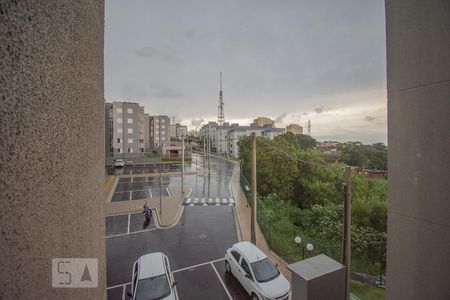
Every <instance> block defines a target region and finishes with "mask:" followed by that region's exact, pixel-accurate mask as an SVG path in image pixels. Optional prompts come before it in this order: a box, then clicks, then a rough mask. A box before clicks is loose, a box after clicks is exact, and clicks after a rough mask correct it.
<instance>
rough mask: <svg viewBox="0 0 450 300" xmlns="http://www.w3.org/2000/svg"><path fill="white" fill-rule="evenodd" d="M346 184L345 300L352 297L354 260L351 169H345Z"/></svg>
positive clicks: (344, 239) (343, 250) (343, 259)
mask: <svg viewBox="0 0 450 300" xmlns="http://www.w3.org/2000/svg"><path fill="white" fill-rule="evenodd" d="M344 176H345V182H344V232H343V241H342V242H343V247H342V264H343V265H344V266H345V272H346V274H345V275H346V276H345V280H346V283H345V295H346V296H345V299H349V297H350V271H351V270H350V267H351V258H352V233H351V216H352V186H351V176H352V172H351V168H350V167H348V166H347V167H345V174H344Z"/></svg>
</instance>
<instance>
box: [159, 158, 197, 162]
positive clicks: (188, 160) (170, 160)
mask: <svg viewBox="0 0 450 300" xmlns="http://www.w3.org/2000/svg"><path fill="white" fill-rule="evenodd" d="M162 161H164V162H181V161H182V158H181V157H164V158H163V159H162ZM184 161H185V162H190V161H192V158H191V157H189V158H185V159H184Z"/></svg>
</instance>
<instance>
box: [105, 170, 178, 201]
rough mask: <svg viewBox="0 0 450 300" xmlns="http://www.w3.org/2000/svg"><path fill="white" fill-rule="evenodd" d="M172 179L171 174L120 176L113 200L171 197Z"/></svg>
mask: <svg viewBox="0 0 450 300" xmlns="http://www.w3.org/2000/svg"><path fill="white" fill-rule="evenodd" d="M172 176H173V175H172ZM170 181H171V176H170V175H165V176H161V178H160V176H142V175H140V176H139V175H138V176H130V177H125V178H120V179H119V182H118V183H117V186H116V189H115V190H114V194H113V196H112V199H111V202H117V201H131V200H141V199H148V198H157V197H159V196H160V195H161V197H169V196H170V190H169V188H168V187H169V185H170Z"/></svg>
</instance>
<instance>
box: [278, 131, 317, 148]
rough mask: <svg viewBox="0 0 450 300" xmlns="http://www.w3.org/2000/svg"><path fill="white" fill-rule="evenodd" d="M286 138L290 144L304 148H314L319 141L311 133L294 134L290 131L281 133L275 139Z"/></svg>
mask: <svg viewBox="0 0 450 300" xmlns="http://www.w3.org/2000/svg"><path fill="white" fill-rule="evenodd" d="M277 139H278V140H280V139H283V140H286V141H287V142H289V143H290V144H293V145H296V146H298V147H299V148H302V149H312V148H314V147H315V146H316V144H317V141H316V140H315V139H314V138H312V137H311V136H309V135H306V134H293V133H292V132H288V133H286V134H282V135H279V136H277V137H276V138H275V140H277Z"/></svg>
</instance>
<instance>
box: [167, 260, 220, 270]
mask: <svg viewBox="0 0 450 300" xmlns="http://www.w3.org/2000/svg"><path fill="white" fill-rule="evenodd" d="M221 260H225V258H219V259H216V260H212V261H207V262H204V263H201V264H197V265H193V266H190V267H186V268H182V269H178V270H175V271H172V274H174V273H178V272H181V271H186V270H189V269H195V268H197V267H201V266H204V265H207V264H211V263H215V262H218V261H221Z"/></svg>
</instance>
